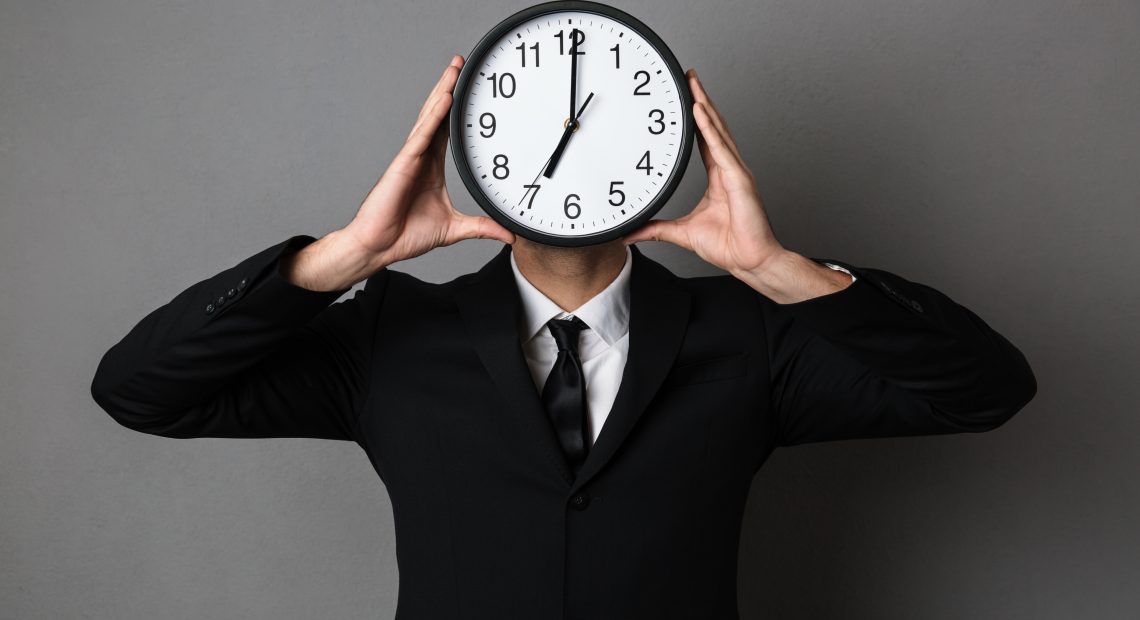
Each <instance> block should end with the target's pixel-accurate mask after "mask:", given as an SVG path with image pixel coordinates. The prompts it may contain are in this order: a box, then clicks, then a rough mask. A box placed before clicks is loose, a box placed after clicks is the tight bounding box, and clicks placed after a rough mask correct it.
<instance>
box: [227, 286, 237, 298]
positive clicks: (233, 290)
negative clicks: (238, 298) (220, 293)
mask: <svg viewBox="0 0 1140 620" xmlns="http://www.w3.org/2000/svg"><path fill="white" fill-rule="evenodd" d="M234 295H237V289H236V288H231V289H230V290H228V291H226V297H229V298H230V299H233V296H234Z"/></svg>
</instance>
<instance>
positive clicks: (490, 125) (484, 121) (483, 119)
mask: <svg viewBox="0 0 1140 620" xmlns="http://www.w3.org/2000/svg"><path fill="white" fill-rule="evenodd" d="M488 121H489V122H488ZM479 126H480V127H482V128H483V129H486V130H487V131H489V132H490V133H483V132H482V131H480V132H479V135H481V136H483V137H484V138H490V137H491V136H493V135H495V115H494V114H491V113H490V112H484V113H482V114H480V115H479Z"/></svg>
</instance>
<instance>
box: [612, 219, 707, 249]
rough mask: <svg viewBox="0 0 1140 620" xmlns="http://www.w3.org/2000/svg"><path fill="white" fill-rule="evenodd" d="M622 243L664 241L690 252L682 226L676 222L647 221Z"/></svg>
mask: <svg viewBox="0 0 1140 620" xmlns="http://www.w3.org/2000/svg"><path fill="white" fill-rule="evenodd" d="M622 241H623V242H624V243H625V244H626V245H629V244H631V243H637V242H638V241H664V242H666V243H672V244H674V245H678V246H681V247H683V248H685V249H686V250H690V251H691V250H692V248H691V247H689V239H688V236H687V235H686V234H685V230H684V225H683V224H681V223H680V222H678V221H676V220H649V221H648V222H646V224H645V225H644V226H642V227H641V228H638V229H637V230H635V231H633V232H631V233H630V234H628V235H626V236H625V237H623V238H622Z"/></svg>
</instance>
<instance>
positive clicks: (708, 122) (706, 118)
mask: <svg viewBox="0 0 1140 620" xmlns="http://www.w3.org/2000/svg"><path fill="white" fill-rule="evenodd" d="M693 116H694V117H695V118H696V120H697V127H698V128H699V129H700V130H701V134H702V135H703V136H704V138H705V142H706V143H707V144H708V149H709V152H710V153H711V154H712V158H713V161H715V162H716V164H717V166H719V167H721V168H723V169H724V170H726V171H729V172H733V173H736V172H741V171H742V170H743V168H744V162H742V161H740V159H738V157H737V155H736V153H734V152H733V151H732V149H730V148H729V147H728V145H727V144H726V143H725V141H724V136H723V134H721V132H720V129H719V128H718V127H717V126H716V125H715V124H713V121H712V117H711V116H710V114H709V111H708V108H706V107H705V104H703V103H696V104H693Z"/></svg>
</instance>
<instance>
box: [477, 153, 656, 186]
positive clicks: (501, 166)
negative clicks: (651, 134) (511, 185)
mask: <svg viewBox="0 0 1140 620" xmlns="http://www.w3.org/2000/svg"><path fill="white" fill-rule="evenodd" d="M646 154H648V151H646ZM500 157H501V158H503V161H502V163H499V158H500ZM508 161H509V160H508V159H507V156H506V155H503V154H502V153H500V154H498V155H496V156H495V159H494V162H495V169H494V170H492V171H491V174H493V175H495V178H496V179H499V180H500V181H501V180H503V179H505V178H507V177H509V176H511V169H510V168H508V167H507V163H508ZM499 170H502V171H503V176H499ZM647 174H648V173H647Z"/></svg>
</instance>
